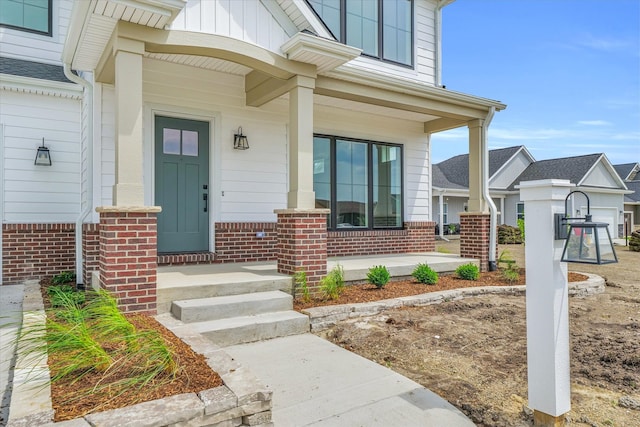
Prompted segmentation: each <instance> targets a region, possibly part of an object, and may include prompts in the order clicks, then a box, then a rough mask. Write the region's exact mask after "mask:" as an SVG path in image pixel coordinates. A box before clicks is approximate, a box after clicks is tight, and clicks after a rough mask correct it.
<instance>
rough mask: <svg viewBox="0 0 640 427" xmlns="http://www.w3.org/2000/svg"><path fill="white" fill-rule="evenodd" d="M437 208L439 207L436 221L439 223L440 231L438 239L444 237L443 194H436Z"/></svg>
mask: <svg viewBox="0 0 640 427" xmlns="http://www.w3.org/2000/svg"><path fill="white" fill-rule="evenodd" d="M438 206H439V207H440V215H439V216H440V219H439V220H438V221H440V227H439V228H440V230H439V233H438V234H439V235H440V238H443V237H444V193H443V192H440V194H438Z"/></svg>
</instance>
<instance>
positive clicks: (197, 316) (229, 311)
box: [171, 291, 293, 323]
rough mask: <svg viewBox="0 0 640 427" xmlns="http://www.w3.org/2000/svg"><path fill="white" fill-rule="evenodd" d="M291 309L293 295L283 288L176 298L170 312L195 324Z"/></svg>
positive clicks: (186, 321)
mask: <svg viewBox="0 0 640 427" xmlns="http://www.w3.org/2000/svg"><path fill="white" fill-rule="evenodd" d="M292 308H293V298H292V297H291V295H289V294H287V293H284V292H281V291H269V292H254V293H250V294H244V295H229V296H221V297H211V298H199V299H189V300H180V301H174V302H173V304H172V305H171V314H173V315H174V317H176V318H177V319H180V320H182V321H183V322H185V323H192V322H202V321H206V320H220V319H227V318H231V317H238V316H253V315H256V314H264V313H270V312H274V311H286V310H291V309H292Z"/></svg>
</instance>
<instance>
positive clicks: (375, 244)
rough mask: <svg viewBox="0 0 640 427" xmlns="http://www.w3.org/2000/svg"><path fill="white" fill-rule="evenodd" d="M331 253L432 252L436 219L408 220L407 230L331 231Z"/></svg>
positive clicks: (341, 254) (344, 254)
mask: <svg viewBox="0 0 640 427" xmlns="http://www.w3.org/2000/svg"><path fill="white" fill-rule="evenodd" d="M327 239H328V240H327V251H328V253H327V256H330V257H336V256H357V255H380V254H401V253H409V252H432V251H434V250H435V222H431V221H423V222H405V224H404V229H403V230H363V231H330V232H329V233H328V238H327Z"/></svg>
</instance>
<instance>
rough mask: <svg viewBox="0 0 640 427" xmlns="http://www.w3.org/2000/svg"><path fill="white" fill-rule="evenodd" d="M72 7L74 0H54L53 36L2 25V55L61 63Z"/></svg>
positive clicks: (0, 44)
mask: <svg viewBox="0 0 640 427" xmlns="http://www.w3.org/2000/svg"><path fill="white" fill-rule="evenodd" d="M72 7H73V1H72V0H53V16H52V24H51V25H52V35H51V36H43V35H40V34H34V33H29V32H26V31H20V30H14V29H10V28H4V27H0V40H2V42H1V43H0V55H2V56H7V57H12V58H18V59H24V60H27V61H36V62H46V63H49V64H60V56H61V54H62V47H63V45H64V40H65V38H66V36H67V28H68V26H69V18H70V16H71V9H72Z"/></svg>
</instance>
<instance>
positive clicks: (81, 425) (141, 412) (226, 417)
mask: <svg viewBox="0 0 640 427" xmlns="http://www.w3.org/2000/svg"><path fill="white" fill-rule="evenodd" d="M23 301H24V302H23V322H24V321H25V320H26V321H33V319H34V318H40V319H44V318H45V314H44V305H43V302H42V296H41V294H40V285H39V284H37V283H26V284H25V292H24V300H23ZM156 320H158V321H159V322H160V323H161V324H163V326H165V327H166V328H167V329H169V330H170V331H171V332H173V333H174V334H175V335H176V336H178V338H180V339H181V340H182V341H184V342H185V343H186V344H188V345H189V346H190V347H191V348H192V349H193V350H194V351H195V352H196V353H199V354H202V355H203V356H204V357H205V358H206V359H207V363H208V364H209V366H210V367H211V369H213V370H214V371H216V372H217V373H218V374H219V375H220V377H221V378H222V380H223V382H224V385H222V386H220V387H216V388H213V389H209V390H204V391H201V392H199V393H184V394H179V395H174V396H169V397H166V398H163V399H157V400H152V401H148V402H142V403H139V404H136V405H131V406H128V407H125V408H119V409H113V410H109V411H103V412H97V413H93V414H88V415H86V416H84V417H82V418H76V419H73V420H68V421H62V422H57V423H56V422H53V415H54V413H53V409H52V404H51V386H50V384H46V385H44V386H42V387H40V386H38V387H32V386H31V383H29V382H27V383H23V384H18V385H16V384H15V383H14V384H13V390H12V394H11V406H10V407H11V408H14V409H17V408H18V407H20V405H22V406H21V407H20V408H21V409H20V410H18V411H17V412H18V413H20V415H21V416H20V417H18V418H16V417H12V416H11V414H12V412H13V411H12V410H11V409H10V411H9V421H8V423H7V427H31V426H33V425H38V426H43V427H53V426H55V427H85V426H101V427H102V426H104V427H110V426H114V427H115V426H120V425H136V426H142V427H160V426H167V425H171V426H201V425H213V424H216V425H218V424H219V425H230V426H255V427H272V426H273V423H272V422H271V407H272V402H271V398H272V391H271V390H269V389H268V388H267V387H265V386H264V385H262V383H260V381H259V380H258V379H257V378H256V377H255V375H253V374H252V373H251V372H250V371H249V370H248V369H247V368H246V367H244V366H241V365H240V364H239V363H238V362H237V361H235V360H234V359H233V358H231V356H229V355H228V354H227V353H226V352H224V350H222V349H221V348H219V347H218V346H216V345H215V344H213V343H212V342H211V341H209V340H207V339H206V338H204V337H203V336H202V335H200V334H199V333H197V332H195V331H194V330H193V329H192V328H190V327H189V326H188V325H185V324H183V323H182V322H180V321H179V320H176V319H174V318H172V317H171V316H170V315H168V314H165V315H159V316H156ZM17 351H18V357H17V359H18V360H25V357H24V354H21V352H22V351H24V349H18V350H17ZM32 359H33V358H32ZM40 365H42V364H41V363H40ZM39 368H43V367H42V366H39ZM15 369H16V371H20V370H33V367H28V366H18V365H16V368H15ZM44 369H45V370H46V372H45V376H46V377H47V378H49V371H48V366H47V365H46V359H45V365H44ZM23 373H24V374H25V375H26V374H27V371H25V372H23ZM16 377H20V373H19V372H16V374H15V375H14V378H16ZM23 377H24V376H23ZM34 399H35V400H36V404H35V405H34V404H32V402H33V401H34ZM25 402H29V403H30V405H29V406H34V407H35V408H28V407H27V408H25V407H24V404H25ZM14 413H15V412H14Z"/></svg>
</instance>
